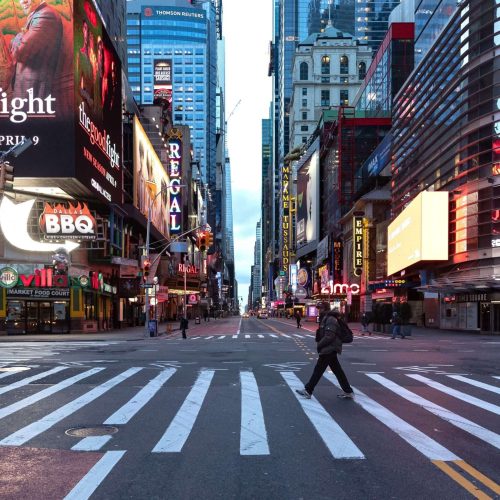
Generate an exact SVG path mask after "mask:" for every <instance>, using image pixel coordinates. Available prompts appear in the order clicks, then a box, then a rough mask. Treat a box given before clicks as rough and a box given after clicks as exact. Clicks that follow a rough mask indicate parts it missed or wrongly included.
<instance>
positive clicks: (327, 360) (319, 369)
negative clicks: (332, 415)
mask: <svg viewBox="0 0 500 500" xmlns="http://www.w3.org/2000/svg"><path fill="white" fill-rule="evenodd" d="M329 308H330V306H329V304H328V303H322V304H321V306H320V326H319V328H318V330H317V332H316V342H317V346H316V349H317V351H318V354H319V357H318V361H317V362H316V366H315V367H314V371H313V373H312V375H311V378H310V379H309V382H307V384H306V385H305V386H304V389H296V390H295V392H297V394H300V395H301V396H304V397H305V398H306V399H311V396H312V394H313V392H314V388H315V387H316V384H317V383H318V382H319V380H320V379H321V377H322V375H323V373H325V370H326V368H327V367H328V366H329V367H330V369H331V370H332V372H333V373H334V375H335V376H336V377H337V380H338V382H339V384H340V387H341V388H342V390H343V391H344V392H343V393H342V394H337V397H338V398H341V399H353V398H354V392H353V390H352V387H351V386H350V385H349V381H348V380H347V377H346V374H345V373H344V370H343V369H342V366H341V365H340V362H339V360H338V358H337V354H341V353H342V340H341V339H340V336H339V330H340V325H339V321H343V320H342V319H341V317H340V312H339V311H338V309H334V310H333V311H329Z"/></svg>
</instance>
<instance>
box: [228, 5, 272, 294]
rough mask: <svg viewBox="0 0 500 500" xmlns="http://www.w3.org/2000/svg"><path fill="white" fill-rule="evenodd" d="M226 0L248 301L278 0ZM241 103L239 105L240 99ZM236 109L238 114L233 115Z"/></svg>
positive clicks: (236, 215)
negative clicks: (271, 47) (271, 51)
mask: <svg viewBox="0 0 500 500" xmlns="http://www.w3.org/2000/svg"><path fill="white" fill-rule="evenodd" d="M245 5H248V4H246V2H242V1H241V0H224V1H223V9H224V10H223V27H222V30H223V35H224V37H225V39H226V95H227V100H226V119H228V123H227V138H228V152H229V157H230V159H231V175H232V191H233V220H234V251H235V267H236V279H237V280H238V295H239V296H240V297H243V303H244V304H246V303H247V298H248V287H249V285H250V271H251V269H250V268H251V266H252V264H253V260H254V243H255V226H256V224H257V221H258V220H259V219H260V216H261V177H262V176H261V168H262V160H261V142H262V135H261V134H262V129H261V127H262V123H261V120H262V119H263V118H268V116H269V105H270V102H271V100H272V78H271V77H269V76H267V71H268V65H269V42H270V41H271V39H272V16H273V1H272V0H252V2H251V4H250V5H251V6H250V8H248V7H245ZM240 99H241V102H240V104H239V105H238V106H237V107H236V109H234V108H235V106H236V104H237V103H238V101H239V100H240ZM233 109H234V114H233V115H232V116H231V117H230V118H228V117H229V115H230V114H231V112H232V111H233Z"/></svg>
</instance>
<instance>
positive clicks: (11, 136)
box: [0, 0, 74, 178]
mask: <svg viewBox="0 0 500 500" xmlns="http://www.w3.org/2000/svg"><path fill="white" fill-rule="evenodd" d="M73 70H74V68H73V5H72V0H46V1H44V2H42V1H40V0H32V1H23V2H21V1H20V0H0V152H3V151H6V150H8V149H10V148H11V147H12V146H15V145H16V144H18V143H20V142H22V141H23V140H24V138H30V139H31V140H32V141H33V146H32V147H31V148H29V149H28V150H27V151H25V152H24V153H23V154H22V155H20V156H19V157H18V158H16V160H15V169H16V170H15V175H16V177H50V178H54V177H56V178H57V177H68V176H71V175H72V174H73V171H74V163H73V159H74V123H73ZM68 172H69V175H68Z"/></svg>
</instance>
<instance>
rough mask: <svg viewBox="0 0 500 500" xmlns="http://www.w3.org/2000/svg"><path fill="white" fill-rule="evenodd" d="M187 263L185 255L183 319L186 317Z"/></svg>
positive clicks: (187, 259)
mask: <svg viewBox="0 0 500 500" xmlns="http://www.w3.org/2000/svg"><path fill="white" fill-rule="evenodd" d="M188 262H189V257H188V256H187V255H186V258H185V259H184V310H183V317H184V318H187V317H186V273H187V265H188Z"/></svg>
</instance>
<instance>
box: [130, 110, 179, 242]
mask: <svg viewBox="0 0 500 500" xmlns="http://www.w3.org/2000/svg"><path fill="white" fill-rule="evenodd" d="M169 184H170V183H169V178H168V175H167V172H165V169H164V168H163V165H162V164H161V161H160V160H159V158H158V155H157V154H156V152H155V150H154V148H153V146H152V145H151V142H150V141H149V139H148V136H147V135H146V132H144V129H143V128H142V125H141V123H140V122H139V120H138V119H137V117H136V116H134V205H135V207H136V208H137V209H138V210H139V211H140V212H141V213H142V214H143V215H144V216H145V217H148V210H149V207H151V223H152V224H153V225H154V226H155V227H156V229H158V231H160V232H161V233H162V234H163V235H164V236H169V224H168V222H169V219H170V214H169V203H168V197H169V193H168V186H169ZM160 191H161V194H158V193H160Z"/></svg>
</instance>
